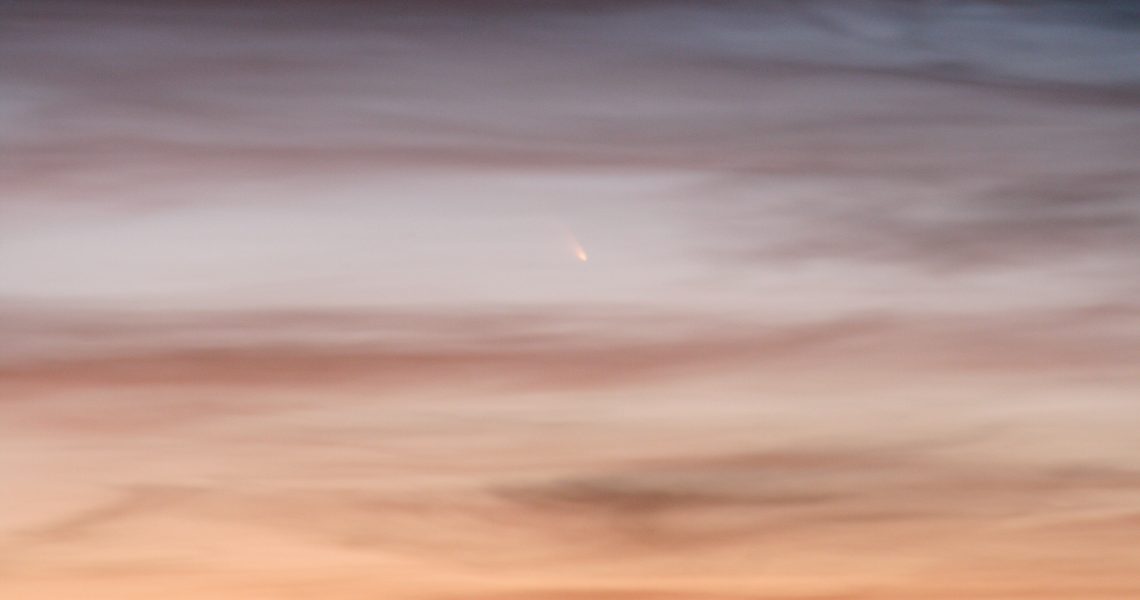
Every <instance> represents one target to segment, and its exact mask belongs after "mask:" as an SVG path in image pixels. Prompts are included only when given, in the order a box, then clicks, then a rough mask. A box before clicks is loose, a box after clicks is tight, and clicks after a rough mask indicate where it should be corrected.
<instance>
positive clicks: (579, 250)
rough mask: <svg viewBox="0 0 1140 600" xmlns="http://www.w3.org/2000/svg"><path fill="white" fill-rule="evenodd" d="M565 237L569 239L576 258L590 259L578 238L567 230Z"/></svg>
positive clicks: (583, 260)
mask: <svg viewBox="0 0 1140 600" xmlns="http://www.w3.org/2000/svg"><path fill="white" fill-rule="evenodd" d="M566 237H567V238H569V239H570V247H571V248H572V249H573V250H574V256H575V257H576V258H577V259H578V260H580V261H582V262H586V261H588V260H590V255H589V254H586V249H585V248H583V247H582V244H581V243H579V242H578V238H576V237H574V234H573V233H570V232H567V233H566Z"/></svg>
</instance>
